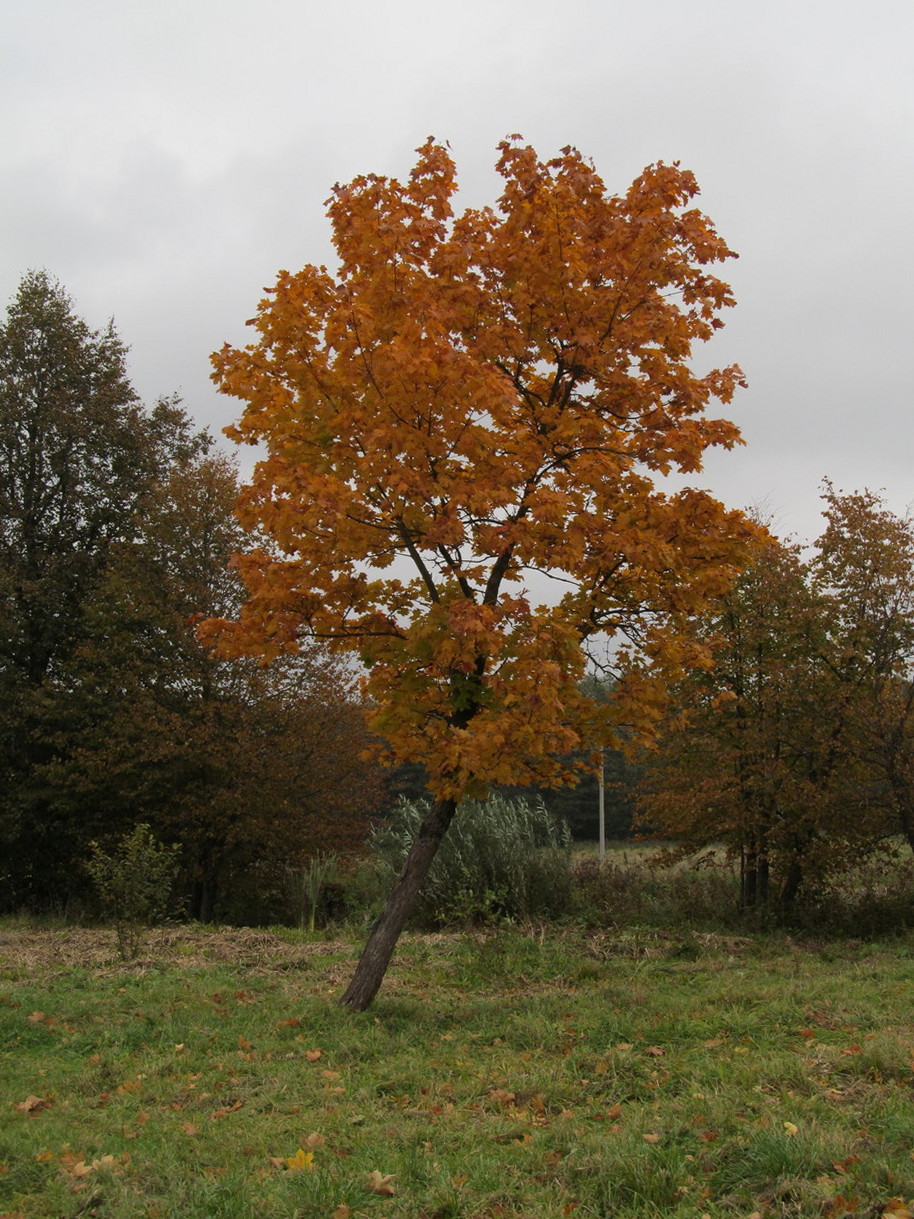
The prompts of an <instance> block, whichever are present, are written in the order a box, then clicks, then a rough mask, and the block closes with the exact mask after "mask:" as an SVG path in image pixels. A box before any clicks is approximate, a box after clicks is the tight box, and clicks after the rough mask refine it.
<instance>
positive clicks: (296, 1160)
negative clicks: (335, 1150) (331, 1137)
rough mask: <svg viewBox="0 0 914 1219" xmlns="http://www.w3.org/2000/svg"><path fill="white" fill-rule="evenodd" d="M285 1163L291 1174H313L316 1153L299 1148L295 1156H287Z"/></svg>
mask: <svg viewBox="0 0 914 1219" xmlns="http://www.w3.org/2000/svg"><path fill="white" fill-rule="evenodd" d="M285 1163H286V1168H288V1170H289V1171H290V1172H311V1171H313V1169H314V1152H313V1151H304V1150H303V1149H302V1148H301V1147H299V1149H298V1151H296V1153H295V1155H294V1156H286V1161H285Z"/></svg>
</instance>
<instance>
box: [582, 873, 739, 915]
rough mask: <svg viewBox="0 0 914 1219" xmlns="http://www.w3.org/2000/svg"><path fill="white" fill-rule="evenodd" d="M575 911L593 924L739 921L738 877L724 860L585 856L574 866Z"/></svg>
mask: <svg viewBox="0 0 914 1219" xmlns="http://www.w3.org/2000/svg"><path fill="white" fill-rule="evenodd" d="M572 880H573V883H574V894H575V912H576V914H577V916H578V917H579V918H580V919H581V920H582V921H583V922H584V923H586V924H588V925H590V926H596V927H612V926H626V927H630V926H639V925H642V926H650V927H666V928H674V929H677V928H681V927H682V926H683V925H693V926H696V927H704V928H706V929H711V928H713V929H715V930H717V929H722V928H734V927H737V926H740V925H741V916H740V911H739V880H738V878H737V877H736V876H735V874H734V872H733V870H732V868H731V867H730V865H729V864H728V862H727V861H726V860H725V859H724V860H715V859H711V858H710V857H707V856H706V857H703V858H702V860H701V861H700V862H699V863H696V864H693V865H692V866H691V867H689V866H684V865H679V866H677V867H675V868H664V867H660V866H657V864H656V863H653V862H642V861H640V860H638V861H630V860H627V859H626V860H624V861H623V862H621V863H620V862H618V861H617V860H616V859H614V858H613V857H612V856H607V857H606V858H605V859H603V860H600V859H598V858H597V857H596V856H586V857H584V858H579V859H577V860H576V861H575V864H574V867H573V870H572Z"/></svg>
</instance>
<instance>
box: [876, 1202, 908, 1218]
mask: <svg viewBox="0 0 914 1219" xmlns="http://www.w3.org/2000/svg"><path fill="white" fill-rule="evenodd" d="M882 1219H914V1211H912V1210H911V1208H910V1207H909V1206H908V1204H907V1202H905V1200H904V1198H892V1200H891V1201H890V1202H889V1203H888V1205H887V1206H886V1208H885V1210H884V1211H883V1212H882Z"/></svg>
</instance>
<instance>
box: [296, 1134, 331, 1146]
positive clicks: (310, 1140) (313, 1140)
mask: <svg viewBox="0 0 914 1219" xmlns="http://www.w3.org/2000/svg"><path fill="white" fill-rule="evenodd" d="M299 1142H300V1144H301V1146H302V1147H307V1148H308V1149H309V1150H312V1151H313V1149H314V1148H315V1147H323V1145H324V1144H325V1143H326V1142H327V1140H326V1139H325V1138H324V1136H323V1135H322V1134H318V1133H317V1131H316V1130H312V1131H311V1133H310V1134H308V1135H305V1137H304V1138H303V1139H299Z"/></svg>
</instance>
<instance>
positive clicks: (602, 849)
mask: <svg viewBox="0 0 914 1219" xmlns="http://www.w3.org/2000/svg"><path fill="white" fill-rule="evenodd" d="M598 782H599V785H600V858H601V859H603V858H604V857H605V855H606V800H605V798H604V782H603V750H602V749H601V750H600V777H599V780H598Z"/></svg>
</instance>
